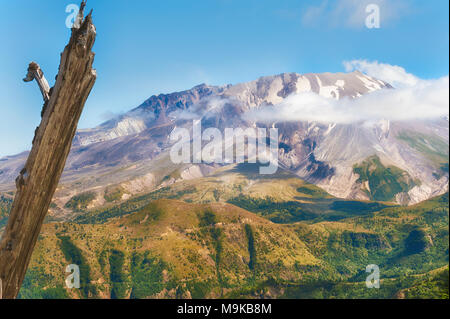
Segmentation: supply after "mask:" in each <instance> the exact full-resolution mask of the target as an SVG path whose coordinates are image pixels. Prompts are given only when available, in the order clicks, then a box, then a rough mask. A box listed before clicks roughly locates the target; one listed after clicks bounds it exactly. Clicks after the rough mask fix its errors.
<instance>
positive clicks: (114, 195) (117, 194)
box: [103, 187, 124, 203]
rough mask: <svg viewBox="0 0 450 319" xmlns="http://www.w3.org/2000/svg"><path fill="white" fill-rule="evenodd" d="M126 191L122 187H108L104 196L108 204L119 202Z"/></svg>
mask: <svg viewBox="0 0 450 319" xmlns="http://www.w3.org/2000/svg"><path fill="white" fill-rule="evenodd" d="M123 194H124V190H123V188H122V187H108V188H107V189H106V190H105V195H104V196H103V197H104V198H105V200H106V201H107V202H108V203H111V202H115V201H119V200H121V199H122V196H123Z"/></svg>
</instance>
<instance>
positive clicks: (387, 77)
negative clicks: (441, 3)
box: [244, 61, 449, 123]
mask: <svg viewBox="0 0 450 319" xmlns="http://www.w3.org/2000/svg"><path fill="white" fill-rule="evenodd" d="M347 65H348V67H349V68H350V67H352V68H357V69H361V70H366V71H368V73H370V74H371V75H373V76H374V75H378V77H379V78H380V79H382V80H384V81H386V82H391V81H394V82H396V83H401V84H402V85H401V86H398V88H396V89H382V90H379V91H375V92H372V93H369V94H366V95H363V96H362V97H360V98H357V99H348V98H344V99H341V100H335V99H331V98H325V97H322V96H320V95H318V94H316V93H313V92H306V93H301V94H294V95H291V96H288V97H287V98H286V99H285V100H284V101H283V102H281V103H280V104H278V105H274V106H263V107H261V108H259V109H254V110H251V111H249V112H247V113H245V114H244V118H245V119H247V120H252V121H259V122H269V123H273V122H283V121H316V122H321V123H353V122H360V121H368V120H381V119H387V120H393V121H406V120H414V119H433V118H437V117H440V116H444V115H448V113H449V111H448V105H449V88H448V87H449V78H448V76H445V77H443V78H440V79H436V80H421V79H419V78H417V77H416V76H414V75H412V74H409V73H407V72H406V71H405V70H404V69H403V68H401V67H398V66H392V65H388V64H382V63H378V62H367V61H352V62H347Z"/></svg>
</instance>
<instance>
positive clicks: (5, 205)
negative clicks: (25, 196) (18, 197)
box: [0, 195, 13, 228]
mask: <svg viewBox="0 0 450 319" xmlns="http://www.w3.org/2000/svg"><path fill="white" fill-rule="evenodd" d="M12 202H13V199H12V198H10V197H7V196H4V195H0V228H2V227H3V226H5V225H6V223H7V221H8V216H9V212H10V210H11V205H12Z"/></svg>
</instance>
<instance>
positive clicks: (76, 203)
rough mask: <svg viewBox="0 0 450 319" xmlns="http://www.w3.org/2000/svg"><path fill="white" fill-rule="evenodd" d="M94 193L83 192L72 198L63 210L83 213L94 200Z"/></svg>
mask: <svg viewBox="0 0 450 319" xmlns="http://www.w3.org/2000/svg"><path fill="white" fill-rule="evenodd" d="M95 197H96V194H95V192H84V193H81V194H78V195H75V196H73V197H72V198H71V199H70V200H69V201H68V202H67V203H66V204H65V205H64V207H65V208H70V209H72V210H73V211H83V210H85V209H86V208H87V207H88V205H89V204H90V203H91V202H92V201H93V200H94V199H95Z"/></svg>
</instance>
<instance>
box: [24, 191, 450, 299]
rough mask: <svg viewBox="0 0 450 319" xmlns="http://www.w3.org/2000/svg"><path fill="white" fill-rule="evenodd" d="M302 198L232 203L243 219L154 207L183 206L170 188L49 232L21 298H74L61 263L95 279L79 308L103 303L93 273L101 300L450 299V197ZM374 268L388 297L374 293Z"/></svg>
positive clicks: (206, 210) (221, 211) (208, 208)
mask: <svg viewBox="0 0 450 319" xmlns="http://www.w3.org/2000/svg"><path fill="white" fill-rule="evenodd" d="M299 186H301V184H299V185H298V186H297V185H296V187H299ZM295 189H296V188H294V190H295ZM299 193H301V194H304V195H305V197H298V198H297V200H292V201H285V202H277V201H275V199H274V198H270V197H267V198H259V199H258V198H251V197H249V196H242V195H241V196H239V197H236V198H234V199H233V200H232V201H234V203H235V205H237V206H240V207H242V208H244V209H247V210H248V211H244V210H243V209H241V208H238V207H235V206H233V205H229V204H226V203H208V204H205V203H203V204H201V203H195V204H191V203H186V202H183V201H179V200H170V199H158V200H152V199H151V198H154V197H158V196H163V195H164V196H175V197H176V196H177V193H176V192H173V191H171V190H168V189H165V190H162V191H161V190H160V191H159V192H154V193H151V194H147V195H144V196H141V197H139V198H135V199H132V200H129V201H127V202H125V203H126V205H128V206H121V205H123V204H125V203H122V204H118V205H116V206H114V207H115V209H116V210H115V211H114V212H116V213H117V215H115V216H121V218H120V219H119V218H117V219H111V218H110V217H109V216H108V218H105V219H104V220H101V221H102V222H101V223H100V222H96V223H93V224H89V223H86V224H81V223H51V224H46V225H44V232H43V235H42V236H40V238H39V241H38V244H37V246H36V250H35V254H34V255H33V258H32V264H31V267H30V271H29V273H27V277H26V285H25V286H24V287H23V289H22V290H21V297H23V298H26V297H34V298H44V297H57V296H60V297H63V296H64V293H65V291H64V288H62V287H63V283H64V278H61V277H63V276H62V275H61V274H60V273H59V272H60V271H61V267H62V266H61V264H63V266H64V265H66V264H67V263H66V262H64V261H63V262H61V252H62V253H63V255H64V257H65V259H66V260H67V262H70V263H79V264H81V265H80V268H81V271H82V272H81V274H82V275H83V273H85V274H88V276H87V278H85V279H82V290H81V291H80V292H78V291H71V290H68V291H67V294H69V295H70V296H71V297H73V294H74V293H77V294H78V293H80V297H83V298H89V297H93V293H91V292H90V291H89V290H88V291H87V292H86V291H84V290H83V287H86V286H83V282H86V283H90V282H91V278H90V277H91V276H90V275H89V274H93V276H95V282H94V284H92V286H94V287H95V289H96V292H97V294H96V296H97V297H99V296H101V297H108V296H111V297H112V298H127V297H130V298H186V297H193V298H218V297H224V298H261V297H263V298H266V297H267V298H448V258H449V244H448V240H449V229H448V220H449V215H448V211H449V209H448V193H446V194H444V195H442V196H439V197H436V198H433V199H431V200H428V201H425V202H422V203H420V204H417V205H414V206H409V207H401V206H386V205H384V204H381V203H377V202H360V201H345V200H338V199H335V198H332V197H326V198H317V197H316V196H315V195H314V196H312V197H311V195H310V194H305V193H304V192H303V193H302V192H299ZM306 195H309V197H306ZM114 207H110V208H108V210H110V211H112V209H113V208H114ZM120 207H124V208H126V209H128V211H120ZM131 208H132V209H131ZM250 210H251V211H253V212H254V213H256V214H258V215H260V216H262V217H264V218H259V217H257V216H255V215H254V214H252V213H251V211H250ZM104 211H105V209H104V210H98V211H96V212H97V213H102V212H104ZM307 213H308V214H311V218H309V219H304V220H303V221H302V220H301V221H298V219H299V218H305V216H307V215H306V214H307ZM85 215H89V218H92V220H95V221H100V219H95V214H94V211H91V212H89V213H86V214H85ZM277 218H278V219H277ZM266 219H271V220H274V221H281V220H288V221H289V223H288V224H285V223H272V222H270V221H268V220H266ZM84 221H87V219H84ZM294 221H296V222H294ZM58 238H59V240H57V239H58ZM56 243H57V245H56V249H57V250H56V251H55V248H54V247H53V246H52V245H54V244H56ZM75 243H76V245H75ZM59 246H61V247H60V248H61V251H59V250H58V247H59ZM83 264H88V267H90V268H88V269H87V270H86V269H84V270H83V268H82V265H83ZM369 264H376V265H378V266H379V267H380V274H381V288H380V289H368V288H367V287H366V286H365V278H366V276H367V273H366V272H365V269H366V266H367V265H369ZM88 287H89V286H88Z"/></svg>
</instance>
